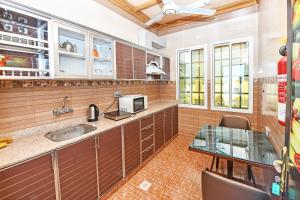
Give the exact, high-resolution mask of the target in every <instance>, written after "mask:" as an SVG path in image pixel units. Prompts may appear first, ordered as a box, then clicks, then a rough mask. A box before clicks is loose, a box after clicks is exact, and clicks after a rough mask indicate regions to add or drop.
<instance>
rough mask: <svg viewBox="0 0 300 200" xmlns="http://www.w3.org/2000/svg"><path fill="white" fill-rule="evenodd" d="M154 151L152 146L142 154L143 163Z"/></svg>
mask: <svg viewBox="0 0 300 200" xmlns="http://www.w3.org/2000/svg"><path fill="white" fill-rule="evenodd" d="M153 150H154V148H153V145H152V146H150V147H149V148H148V149H146V150H145V151H144V152H143V153H142V162H144V161H145V160H146V159H147V158H149V157H150V156H151V155H152V154H153Z"/></svg>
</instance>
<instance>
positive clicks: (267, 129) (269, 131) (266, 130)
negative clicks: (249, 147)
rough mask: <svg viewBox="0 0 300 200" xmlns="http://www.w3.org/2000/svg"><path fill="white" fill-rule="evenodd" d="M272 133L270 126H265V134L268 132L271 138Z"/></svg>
mask: <svg viewBox="0 0 300 200" xmlns="http://www.w3.org/2000/svg"><path fill="white" fill-rule="evenodd" d="M270 133H271V130H270V128H269V127H268V126H265V134H266V136H267V138H269V135H270Z"/></svg>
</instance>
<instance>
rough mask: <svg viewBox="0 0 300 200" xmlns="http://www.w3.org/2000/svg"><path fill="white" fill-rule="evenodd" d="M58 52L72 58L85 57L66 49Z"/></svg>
mask: <svg viewBox="0 0 300 200" xmlns="http://www.w3.org/2000/svg"><path fill="white" fill-rule="evenodd" d="M59 54H61V55H65V56H69V57H72V58H79V59H85V56H84V55H82V54H80V53H73V52H68V51H61V50H60V51H59Z"/></svg>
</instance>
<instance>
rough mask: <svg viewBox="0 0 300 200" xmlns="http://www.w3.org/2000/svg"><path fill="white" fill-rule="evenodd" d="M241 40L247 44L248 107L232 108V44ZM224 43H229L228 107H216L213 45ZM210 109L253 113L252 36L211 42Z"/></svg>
mask: <svg viewBox="0 0 300 200" xmlns="http://www.w3.org/2000/svg"><path fill="white" fill-rule="evenodd" d="M242 42H248V44H249V49H248V52H249V91H248V93H249V107H248V109H238V108H232V91H231V90H232V44H235V43H242ZM224 44H229V45H230V50H229V58H230V59H229V65H230V72H229V103H230V104H229V106H230V107H229V108H225V107H218V106H215V92H214V91H215V59H214V57H215V54H214V47H216V46H221V45H224ZM210 47H211V52H210V53H211V86H210V87H211V94H210V95H211V96H210V100H211V102H210V103H211V104H210V105H211V110H214V111H224V112H236V113H248V114H252V113H253V89H254V88H253V87H254V84H253V72H254V69H253V67H254V57H253V55H254V46H253V37H245V38H239V39H232V40H224V41H220V42H216V43H211V45H210Z"/></svg>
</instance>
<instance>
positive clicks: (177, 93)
mask: <svg viewBox="0 0 300 200" xmlns="http://www.w3.org/2000/svg"><path fill="white" fill-rule="evenodd" d="M199 49H203V57H204V58H203V59H204V60H203V61H204V65H203V66H204V69H203V73H204V105H203V106H202V105H193V104H192V101H191V102H190V104H183V103H180V102H179V97H180V91H179V90H180V80H179V79H180V77H179V52H181V51H188V52H189V54H190V65H191V73H192V51H193V50H199ZM207 81H208V45H207V44H205V45H197V46H192V47H185V48H180V49H176V99H177V101H178V102H179V103H178V106H179V107H183V108H195V109H205V110H207V109H208V100H207V97H208V95H207V87H208V85H207ZM190 82H191V87H192V76H190ZM191 99H192V92H191Z"/></svg>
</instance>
